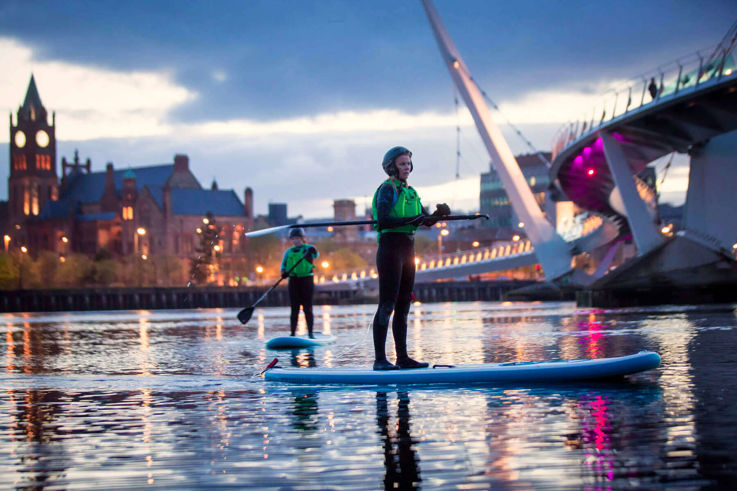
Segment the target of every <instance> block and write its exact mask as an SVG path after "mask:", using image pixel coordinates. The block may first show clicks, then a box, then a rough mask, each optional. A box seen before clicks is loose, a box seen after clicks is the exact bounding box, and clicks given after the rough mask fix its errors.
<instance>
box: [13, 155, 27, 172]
mask: <svg viewBox="0 0 737 491" xmlns="http://www.w3.org/2000/svg"><path fill="white" fill-rule="evenodd" d="M13 167H14V168H15V170H26V156H25V155H16V156H15V157H14V158H13Z"/></svg>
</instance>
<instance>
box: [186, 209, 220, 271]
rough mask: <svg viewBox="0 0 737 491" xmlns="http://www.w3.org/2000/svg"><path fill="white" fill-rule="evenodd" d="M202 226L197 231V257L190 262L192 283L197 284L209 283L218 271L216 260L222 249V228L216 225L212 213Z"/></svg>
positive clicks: (208, 213) (209, 213)
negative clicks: (219, 250) (198, 240)
mask: <svg viewBox="0 0 737 491" xmlns="http://www.w3.org/2000/svg"><path fill="white" fill-rule="evenodd" d="M202 224H203V226H202V227H199V228H198V229H197V233H198V234H199V236H200V245H199V247H198V248H196V249H195V255H194V256H192V257H191V258H190V260H189V261H190V268H189V275H190V278H191V279H190V281H192V282H193V283H197V284H202V283H207V282H208V278H209V277H210V276H211V275H212V273H213V272H214V270H215V269H216V258H217V256H218V255H219V252H218V249H219V247H220V227H219V226H218V225H217V224H216V223H215V217H214V216H213V214H212V212H209V211H208V212H207V216H206V217H205V218H204V219H203V220H202Z"/></svg>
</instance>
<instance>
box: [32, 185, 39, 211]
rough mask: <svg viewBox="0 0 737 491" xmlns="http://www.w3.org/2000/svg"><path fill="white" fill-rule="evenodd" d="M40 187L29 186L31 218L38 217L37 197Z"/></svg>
mask: <svg viewBox="0 0 737 491" xmlns="http://www.w3.org/2000/svg"><path fill="white" fill-rule="evenodd" d="M39 189H40V186H39V185H38V184H31V213H32V214H33V216H36V215H38V195H39Z"/></svg>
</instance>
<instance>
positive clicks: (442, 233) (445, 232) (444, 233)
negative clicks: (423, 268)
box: [438, 228, 450, 259]
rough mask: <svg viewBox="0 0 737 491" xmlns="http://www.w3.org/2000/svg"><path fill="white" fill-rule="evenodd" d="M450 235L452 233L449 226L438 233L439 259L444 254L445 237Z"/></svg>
mask: <svg viewBox="0 0 737 491" xmlns="http://www.w3.org/2000/svg"><path fill="white" fill-rule="evenodd" d="M448 235H450V231H449V230H448V229H447V228H444V229H443V230H441V231H440V233H438V259H440V258H441V257H442V255H443V237H447V236H448Z"/></svg>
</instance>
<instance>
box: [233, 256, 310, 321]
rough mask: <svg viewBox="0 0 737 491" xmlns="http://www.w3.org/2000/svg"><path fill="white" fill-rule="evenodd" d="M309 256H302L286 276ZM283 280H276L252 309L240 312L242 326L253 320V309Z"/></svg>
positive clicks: (239, 317)
mask: <svg viewBox="0 0 737 491" xmlns="http://www.w3.org/2000/svg"><path fill="white" fill-rule="evenodd" d="M308 254H309V252H305V254H304V255H302V257H301V258H299V261H297V262H296V263H294V266H292V267H291V268H289V270H288V271H287V274H286V276H289V274H290V273H291V272H292V271H294V268H296V267H297V266H298V265H299V263H301V262H302V261H304V259H305V258H306V257H307V255H308ZM283 279H284V277H283V276H282V277H280V278H279V279H278V280H276V283H274V284H273V285H271V288H269V289H268V290H266V291H265V292H264V294H263V295H261V296H260V297H258V300H256V301H255V302H253V305H251V306H250V307H246V308H245V309H243V310H241V311H240V312H238V316H237V317H238V320H240V321H241V324H245V323H246V322H248V321H249V319H250V318H251V314H250V312H252V311H253V308H254V307H256V305H258V304H259V303H261V300H263V299H264V298H266V296H267V295H268V294H269V293H271V291H272V290H273V289H274V288H276V287H277V286H279V283H281V281H282V280H283ZM244 318H245V320H244Z"/></svg>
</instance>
